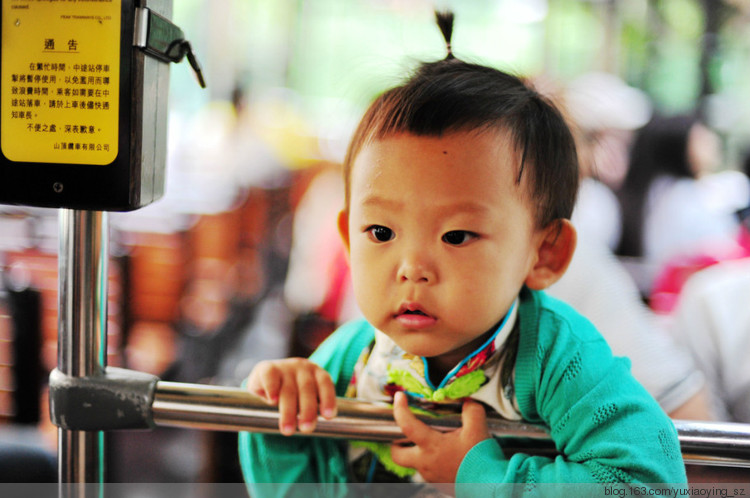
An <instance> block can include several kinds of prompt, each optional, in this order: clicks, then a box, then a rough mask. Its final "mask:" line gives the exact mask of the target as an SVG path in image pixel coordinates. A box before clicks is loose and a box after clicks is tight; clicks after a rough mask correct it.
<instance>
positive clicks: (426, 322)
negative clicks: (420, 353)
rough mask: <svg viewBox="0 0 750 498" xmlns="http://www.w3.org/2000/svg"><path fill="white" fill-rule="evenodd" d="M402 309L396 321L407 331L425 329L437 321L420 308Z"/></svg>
mask: <svg viewBox="0 0 750 498" xmlns="http://www.w3.org/2000/svg"><path fill="white" fill-rule="evenodd" d="M408 308H409V307H407V309H402V310H401V311H400V312H399V313H397V314H396V316H395V318H396V321H397V322H398V323H399V324H401V326H402V327H405V328H407V329H423V328H426V327H429V326H431V325H433V324H434V323H435V322H436V321H437V319H436V318H435V317H433V316H430V315H429V314H427V313H426V312H424V311H422V310H421V309H418V308H412V309H408Z"/></svg>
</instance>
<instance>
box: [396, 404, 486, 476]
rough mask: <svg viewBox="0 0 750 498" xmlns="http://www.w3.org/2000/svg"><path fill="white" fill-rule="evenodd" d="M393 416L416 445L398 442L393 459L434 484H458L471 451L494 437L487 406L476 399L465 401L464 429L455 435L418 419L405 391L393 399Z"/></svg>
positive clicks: (462, 414) (456, 431) (462, 411)
mask: <svg viewBox="0 0 750 498" xmlns="http://www.w3.org/2000/svg"><path fill="white" fill-rule="evenodd" d="M393 416H394V418H395V419H396V423H397V424H398V426H399V427H400V428H401V430H402V431H403V433H404V435H405V436H406V438H407V439H408V440H409V441H410V442H411V443H414V445H413V446H402V445H399V444H398V442H396V443H394V444H393V445H392V446H391V458H393V461H394V462H395V463H397V464H398V465H402V466H404V467H411V468H413V469H417V471H418V472H419V473H420V474H421V475H422V477H424V479H425V480H426V481H427V482H431V483H441V482H442V483H447V482H455V481H456V474H458V467H459V466H460V465H461V462H462V461H463V459H464V457H465V456H466V454H467V453H468V452H469V450H470V449H471V448H473V447H474V445H476V444H477V443H479V442H482V441H484V440H485V439H489V438H490V437H491V436H490V433H489V431H488V430H487V419H486V414H485V411H484V407H483V406H482V405H480V404H479V403H477V402H476V401H472V400H466V401H464V404H463V408H462V410H461V422H462V426H461V427H460V428H458V429H456V430H455V431H451V432H440V431H436V430H435V429H432V428H431V427H430V426H428V425H427V424H425V423H423V422H422V421H421V420H419V419H418V418H417V417H415V416H414V414H413V413H412V412H411V410H409V404H408V402H407V400H406V395H405V394H404V393H402V392H398V393H396V396H395V398H394V400H393Z"/></svg>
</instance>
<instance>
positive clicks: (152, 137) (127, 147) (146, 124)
mask: <svg viewBox="0 0 750 498" xmlns="http://www.w3.org/2000/svg"><path fill="white" fill-rule="evenodd" d="M0 1H2V2H3V3H5V2H7V1H12V0H0ZM112 1H114V2H119V3H120V4H121V5H120V10H121V17H120V21H121V26H120V49H119V101H118V102H119V119H118V123H119V126H118V133H117V155H116V156H115V158H114V160H113V161H112V162H111V163H109V164H70V163H64V162H62V160H61V162H21V161H13V160H11V159H9V158H7V157H6V156H5V154H4V153H3V152H2V150H1V149H0V204H14V205H25V206H37V207H52V208H69V209H83V210H96V211H131V210H134V209H138V208H140V207H143V206H145V205H147V204H149V203H151V202H153V201H155V200H157V199H158V198H159V197H161V196H162V195H163V192H164V177H165V169H166V119H167V117H166V113H167V110H166V107H167V100H168V88H169V64H167V63H164V62H161V61H157V60H156V59H154V58H152V57H147V56H146V54H145V53H144V52H143V51H142V50H140V49H139V48H137V47H135V46H134V37H135V31H136V8H137V7H144V8H146V7H147V8H149V9H151V10H153V11H155V12H158V13H159V14H161V15H163V16H171V5H172V4H171V0H112ZM78 5H81V4H78ZM0 21H2V11H0ZM4 50H6V47H3V51H4ZM1 62H2V51H0V63H1ZM5 77H6V75H3V74H0V78H5ZM6 104H7V103H5V102H2V99H0V113H4V112H9V109H7V105H6ZM144 109H146V110H147V112H146V114H145V115H144ZM1 132H2V129H0V133H1Z"/></svg>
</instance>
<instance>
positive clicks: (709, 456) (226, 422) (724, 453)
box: [152, 381, 750, 467]
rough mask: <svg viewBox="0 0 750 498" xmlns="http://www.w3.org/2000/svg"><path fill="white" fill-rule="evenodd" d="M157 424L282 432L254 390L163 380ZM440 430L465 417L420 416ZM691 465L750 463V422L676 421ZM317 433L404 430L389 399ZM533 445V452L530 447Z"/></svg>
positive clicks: (495, 421)
mask: <svg viewBox="0 0 750 498" xmlns="http://www.w3.org/2000/svg"><path fill="white" fill-rule="evenodd" d="M152 415H153V420H154V423H155V424H156V425H163V426H170V427H185V428H192V429H204V430H220V431H249V432H261V433H267V434H278V433H279V430H278V412H277V409H276V407H274V406H270V405H268V404H266V403H265V402H264V401H263V400H262V399H260V398H258V397H257V396H254V395H252V394H250V393H249V392H247V391H245V390H243V389H239V388H232V387H218V386H209V385H199V384H181V383H174V382H163V381H160V382H158V383H157V385H156V393H155V395H154V402H153V405H152ZM419 418H420V419H421V420H423V421H424V422H425V423H427V424H429V425H430V426H431V427H433V428H434V429H437V430H442V431H448V430H452V429H455V428H457V427H459V426H460V424H461V418H460V415H458V414H456V415H445V416H440V417H426V416H420V417H419ZM487 423H488V427H489V430H490V433H491V434H492V435H494V436H497V437H520V438H526V439H527V443H526V444H528V448H527V446H524V448H518V449H519V450H520V449H523V450H524V451H529V452H534V453H536V452H549V451H554V447H553V446H552V442H551V439H550V437H549V434H548V433H547V431H546V430H545V429H544V428H543V427H541V426H537V425H534V424H529V423H525V422H514V421H508V420H504V419H501V418H499V417H497V416H492V415H490V416H488V418H487ZM674 423H675V426H676V428H677V432H678V434H679V438H680V445H681V447H682V453H683V456H684V458H685V461H686V462H687V463H696V464H703V465H721V466H732V467H750V425H746V424H730V423H715V422H693V421H685V420H675V421H674ZM311 435H312V436H319V437H331V438H342V439H358V440H369V441H383V442H390V441H394V440H396V439H399V438H402V437H403V434H402V433H401V430H400V429H399V428H398V426H397V425H396V423H395V422H394V420H393V412H392V409H391V408H390V406H389V405H387V404H384V403H371V402H363V401H358V400H352V399H345V398H339V399H338V415H337V416H336V417H335V418H334V419H332V420H325V419H323V418H319V419H318V425H317V428H316V430H315V432H314V433H312V434H311ZM529 448H531V450H533V451H531V450H529Z"/></svg>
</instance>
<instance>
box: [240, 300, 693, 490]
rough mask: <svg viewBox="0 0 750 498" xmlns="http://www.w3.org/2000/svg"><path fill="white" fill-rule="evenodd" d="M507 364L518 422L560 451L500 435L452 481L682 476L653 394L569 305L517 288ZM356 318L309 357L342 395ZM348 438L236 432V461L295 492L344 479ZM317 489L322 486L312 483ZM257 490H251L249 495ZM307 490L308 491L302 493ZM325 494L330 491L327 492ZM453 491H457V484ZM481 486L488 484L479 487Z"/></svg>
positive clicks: (252, 474) (668, 425) (355, 351)
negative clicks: (515, 327) (519, 447)
mask: <svg viewBox="0 0 750 498" xmlns="http://www.w3.org/2000/svg"><path fill="white" fill-rule="evenodd" d="M518 319H519V324H520V341H519V349H518V356H517V360H516V369H515V388H516V399H517V402H518V407H519V409H520V412H521V415H522V416H523V418H524V419H525V420H527V421H529V422H534V423H540V424H543V425H545V426H546V427H548V428H549V432H550V436H551V438H552V440H553V441H554V443H555V447H556V448H557V451H558V452H559V456H557V457H555V458H550V457H542V456H530V455H527V454H522V453H516V454H514V455H511V456H509V457H508V456H506V455H505V454H504V452H503V449H502V444H503V443H502V439H500V440H498V439H488V440H485V441H483V442H481V443H479V444H477V445H476V446H474V448H472V449H471V450H470V451H469V453H468V454H467V455H466V457H465V458H464V460H463V462H462V464H461V466H460V468H459V470H458V475H457V477H456V483H457V484H459V483H472V484H473V485H474V486H473V487H471V488H468V489H471V490H472V491H471V494H475V493H476V492H477V487H476V486H480V487H481V486H482V485H483V484H486V485H488V486H491V485H493V484H497V483H670V484H683V483H685V482H686V475H685V467H684V464H683V461H682V454H681V452H680V446H679V441H678V439H677V432H676V430H675V428H674V425H673V424H672V422H671V420H670V419H669V418H668V417H667V415H666V414H665V413H664V412H663V411H662V409H661V408H660V407H659V405H658V404H657V403H656V401H654V399H653V398H652V397H651V396H650V395H649V394H648V393H647V392H646V390H645V389H644V388H643V387H642V386H641V385H640V384H639V383H638V382H637V381H636V380H635V379H634V378H633V377H632V375H631V374H630V362H629V360H627V359H625V358H615V357H613V356H612V353H611V351H610V349H609V346H608V345H607V343H606V342H605V340H604V339H603V338H602V336H601V335H600V334H599V333H598V332H597V331H596V330H595V328H594V326H593V325H592V324H591V323H590V322H589V321H588V320H586V319H585V318H584V317H582V316H581V315H579V314H578V313H577V312H576V311H574V310H573V309H572V308H571V307H569V306H568V305H566V304H564V303H562V302H561V301H558V300H556V299H554V298H551V297H549V296H547V295H546V294H544V293H543V292H537V291H531V290H529V289H523V290H522V292H521V294H520V306H519V316H518ZM373 337H374V330H373V328H372V326H370V325H369V324H368V323H367V322H365V321H363V320H359V321H355V322H351V323H348V324H346V325H344V326H342V327H341V328H339V329H338V330H337V331H336V332H334V333H333V334H332V335H331V336H330V337H329V338H328V339H327V340H326V341H324V343H323V344H322V345H321V346H320V347H319V348H318V350H317V351H315V353H314V354H313V355H312V356H311V359H312V360H313V361H315V362H316V363H317V364H319V365H320V366H322V367H323V368H325V369H326V370H327V371H328V372H329V373H330V374H331V377H332V378H333V380H334V382H335V384H336V392H337V394H338V395H339V396H343V394H344V392H345V390H346V388H347V386H348V384H349V381H350V379H351V376H352V372H353V369H354V365H355V363H356V361H357V359H358V357H359V355H360V353H361V351H362V350H363V349H364V348H365V347H367V345H368V344H369V343H370V342H371V341H372V340H373ZM347 447H348V445H347V443H346V442H345V441H341V440H333V439H325V438H312V437H292V438H289V437H284V436H276V435H264V434H249V433H241V434H240V441H239V450H240V462H241V465H242V470H243V475H244V478H245V481H246V482H247V484H248V486H249V488H250V491H251V495H253V496H255V495H254V494H253V489H254V486H255V483H277V484H278V486H276V487H275V488H273V490H274V492H273V494H275V495H276V494H278V495H284V496H288V495H290V494H294V492H293V490H294V487H292V486H289V485H290V484H292V483H329V484H330V485H332V486H333V488H336V486H335V484H336V483H339V484H342V483H346V482H347V477H348V473H347ZM316 489H317V490H318V491H321V492H322V493H323V494H329V493H327V492H326V491H325V488H324V487H323V488H321V487H317V488H316ZM258 491H260V490H259V489H255V492H256V494H265V493H258ZM308 491H309V490H308ZM329 491H331V493H330V494H337V493H335V492H333V491H334V489H331V490H329ZM456 491H457V492H458V494H459V496H460V495H461V494H462V493H461V487H458V486H457V488H456ZM487 491H489V490H487Z"/></svg>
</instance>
